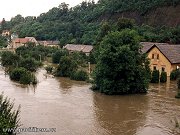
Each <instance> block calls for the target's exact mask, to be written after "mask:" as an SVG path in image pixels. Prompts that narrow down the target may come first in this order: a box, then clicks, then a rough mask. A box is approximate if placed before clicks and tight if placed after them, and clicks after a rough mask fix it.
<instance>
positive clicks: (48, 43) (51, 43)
mask: <svg viewBox="0 0 180 135" xmlns="http://www.w3.org/2000/svg"><path fill="white" fill-rule="evenodd" d="M38 43H39V45H43V46H49V47H57V48H59V47H60V46H59V44H60V42H59V41H57V40H55V41H38Z"/></svg>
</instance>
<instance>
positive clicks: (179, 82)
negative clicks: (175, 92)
mask: <svg viewBox="0 0 180 135" xmlns="http://www.w3.org/2000/svg"><path fill="white" fill-rule="evenodd" d="M177 84H178V89H180V77H179V79H178V81H177Z"/></svg>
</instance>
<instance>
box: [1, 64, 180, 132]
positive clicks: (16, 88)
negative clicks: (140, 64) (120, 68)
mask: <svg viewBox="0 0 180 135" xmlns="http://www.w3.org/2000/svg"><path fill="white" fill-rule="evenodd" d="M44 74H46V72H45V70H43V69H40V70H39V71H38V73H37V77H38V80H39V83H38V84H37V86H36V87H33V86H29V87H26V86H22V85H20V84H18V83H15V82H12V81H10V79H9V76H5V74H4V70H3V69H2V67H0V92H2V91H3V92H4V95H6V96H8V97H10V98H11V99H15V107H17V106H18V105H19V104H20V105H21V113H20V119H21V123H22V124H23V125H22V126H21V127H24V128H28V127H37V128H56V132H54V133H40V132H39V133H32V132H31V133H25V132H23V133H21V135H180V128H179V127H178V124H177V121H178V122H179V123H180V100H178V99H175V98H174V96H175V95H176V93H177V86H176V82H170V81H168V82H167V83H166V84H156V85H152V84H151V85H150V88H149V92H148V94H146V95H126V96H106V95H103V94H100V93H96V92H93V91H91V90H90V89H89V88H90V87H91V85H90V84H87V83H85V82H77V81H71V80H69V79H67V78H52V77H51V76H47V77H46V76H44Z"/></svg>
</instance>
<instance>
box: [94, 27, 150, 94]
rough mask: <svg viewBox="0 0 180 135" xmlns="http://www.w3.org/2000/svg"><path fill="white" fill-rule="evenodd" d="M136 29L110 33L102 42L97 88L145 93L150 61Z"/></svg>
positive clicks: (110, 92) (123, 92)
mask: <svg viewBox="0 0 180 135" xmlns="http://www.w3.org/2000/svg"><path fill="white" fill-rule="evenodd" d="M140 49H141V46H140V44H139V37H138V34H137V33H136V32H135V31H133V30H129V29H126V30H123V31H121V32H112V33H109V34H108V35H107V36H106V37H105V38H104V39H103V41H102V42H101V45H100V48H99V56H98V58H97V65H96V68H95V71H94V78H93V79H94V82H93V86H94V87H93V88H94V89H96V90H99V91H100V92H102V93H105V94H109V95H110V94H129V93H145V92H146V91H147V88H148V83H149V72H150V69H149V61H148V60H147V58H146V56H145V54H142V53H141V51H140Z"/></svg>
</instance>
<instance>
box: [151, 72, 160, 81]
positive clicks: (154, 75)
mask: <svg viewBox="0 0 180 135" xmlns="http://www.w3.org/2000/svg"><path fill="white" fill-rule="evenodd" d="M151 83H159V70H153V72H152V75H151Z"/></svg>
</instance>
